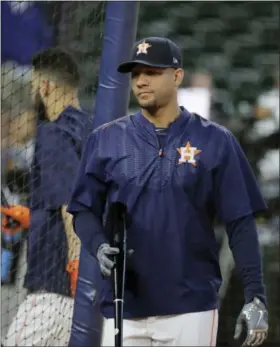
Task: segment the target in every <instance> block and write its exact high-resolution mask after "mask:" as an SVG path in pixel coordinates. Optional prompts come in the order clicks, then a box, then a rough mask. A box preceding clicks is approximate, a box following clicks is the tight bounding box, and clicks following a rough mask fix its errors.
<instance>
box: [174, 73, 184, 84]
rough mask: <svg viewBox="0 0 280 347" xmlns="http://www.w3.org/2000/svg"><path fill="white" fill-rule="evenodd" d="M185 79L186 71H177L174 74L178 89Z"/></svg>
mask: <svg viewBox="0 0 280 347" xmlns="http://www.w3.org/2000/svg"><path fill="white" fill-rule="evenodd" d="M183 79H184V70H183V69H176V70H175V73H174V83H175V86H176V87H177V88H178V87H179V86H180V85H181V84H182V82H183Z"/></svg>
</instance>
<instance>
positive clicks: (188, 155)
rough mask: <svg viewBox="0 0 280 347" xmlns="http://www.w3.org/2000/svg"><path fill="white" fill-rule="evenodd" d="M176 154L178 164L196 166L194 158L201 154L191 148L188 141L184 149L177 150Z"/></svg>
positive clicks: (194, 148) (195, 148)
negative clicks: (178, 155) (177, 154)
mask: <svg viewBox="0 0 280 347" xmlns="http://www.w3.org/2000/svg"><path fill="white" fill-rule="evenodd" d="M177 152H178V153H179V154H180V158H179V162H178V164H183V163H189V164H191V165H193V166H196V158H195V156H196V155H197V154H199V153H200V152H201V150H200V149H197V147H192V146H191V143H190V142H189V141H188V142H187V144H186V146H185V147H180V148H177Z"/></svg>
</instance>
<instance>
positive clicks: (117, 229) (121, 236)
mask: <svg viewBox="0 0 280 347" xmlns="http://www.w3.org/2000/svg"><path fill="white" fill-rule="evenodd" d="M126 213H127V212H126V206H125V205H124V204H122V203H120V202H115V203H112V204H111V206H110V207H109V211H108V219H107V221H108V223H107V228H108V231H109V232H110V234H111V242H110V243H111V246H112V247H117V248H119V250H120V252H119V254H117V255H116V256H114V257H113V260H114V262H115V266H114V269H113V276H112V281H113V293H114V309H115V312H114V313H115V315H114V323H115V347H122V345H123V306H124V285H125V270H126V256H127V244H126V240H127V235H126Z"/></svg>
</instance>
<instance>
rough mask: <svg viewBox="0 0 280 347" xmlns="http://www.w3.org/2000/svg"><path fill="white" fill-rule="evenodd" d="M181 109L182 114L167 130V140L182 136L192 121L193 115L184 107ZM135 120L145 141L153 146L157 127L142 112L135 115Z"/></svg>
mask: <svg viewBox="0 0 280 347" xmlns="http://www.w3.org/2000/svg"><path fill="white" fill-rule="evenodd" d="M180 108H181V113H180V115H179V117H178V118H176V119H175V120H174V122H172V123H171V124H170V125H169V127H168V130H167V138H168V139H169V140H171V138H176V137H178V136H179V135H180V134H182V132H183V129H184V128H186V127H187V125H188V123H189V121H190V119H191V114H190V112H188V111H187V110H186V109H185V108H184V107H180ZM133 120H134V122H135V125H136V127H137V129H138V131H140V133H142V135H143V136H144V137H145V139H146V140H147V141H148V142H150V143H151V140H152V144H154V140H155V139H156V131H155V129H156V128H155V126H154V124H153V123H151V122H150V121H149V120H148V119H147V118H146V117H144V116H143V115H142V113H141V112H138V113H136V114H135V115H134V117H133Z"/></svg>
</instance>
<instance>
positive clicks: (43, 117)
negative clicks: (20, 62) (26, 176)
mask: <svg viewBox="0 0 280 347" xmlns="http://www.w3.org/2000/svg"><path fill="white" fill-rule="evenodd" d="M78 84H79V72H78V67H77V64H76V62H75V61H74V60H73V58H72V57H71V55H69V54H68V53H66V52H64V51H63V50H61V49H59V48H51V49H47V50H45V51H42V52H40V53H38V54H37V55H35V56H34V57H33V61H32V96H33V97H34V103H35V108H36V112H37V113H38V128H37V136H36V142H35V154H34V159H33V163H32V168H31V174H30V175H31V182H30V215H31V217H30V228H29V231H28V256H27V263H28V268H27V274H26V278H25V284H24V286H25V287H26V288H27V289H28V293H29V294H28V295H27V298H26V300H25V301H24V302H23V303H22V304H21V305H20V307H19V309H18V312H17V314H16V316H15V317H14V320H13V322H12V324H11V325H10V327H9V330H8V333H7V336H6V339H5V341H4V345H5V346H15V345H18V346H67V345H68V340H69V334H70V327H71V320H72V309H73V296H74V295H75V289H76V280H77V271H78V260H79V252H80V242H79V240H78V238H77V236H76V235H75V234H74V232H73V230H72V221H71V218H72V217H71V215H69V214H68V213H67V212H66V208H67V202H68V199H69V196H70V192H71V186H72V181H73V177H74V175H75V172H76V170H77V166H78V163H79V158H80V155H81V151H82V146H83V140H84V138H85V137H86V136H87V134H88V133H89V131H90V127H91V123H90V119H89V116H88V115H87V114H86V113H84V112H82V111H81V110H80V106H79V101H78ZM16 208H18V206H17V207H15V206H11V207H10V208H6V209H3V208H2V212H4V213H5V214H6V216H10V217H12V218H14V219H15V220H17V221H18V222H19V223H22V214H18V213H16V211H15V209H16ZM6 228H7V226H6ZM10 232H11V233H12V232H13V230H11V231H10Z"/></svg>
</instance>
